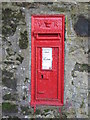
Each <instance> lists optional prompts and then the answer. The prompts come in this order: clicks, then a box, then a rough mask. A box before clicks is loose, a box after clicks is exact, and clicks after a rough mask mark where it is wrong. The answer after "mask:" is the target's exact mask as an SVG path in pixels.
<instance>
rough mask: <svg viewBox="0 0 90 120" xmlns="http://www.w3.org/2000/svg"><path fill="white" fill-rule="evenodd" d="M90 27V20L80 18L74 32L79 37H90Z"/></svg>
mask: <svg viewBox="0 0 90 120" xmlns="http://www.w3.org/2000/svg"><path fill="white" fill-rule="evenodd" d="M89 26H90V20H88V19H86V18H85V17H84V16H82V15H80V16H78V21H77V23H76V24H75V25H74V30H75V31H76V34H77V35H78V36H81V37H83V36H86V37H89V36H90V34H89V31H88V27H89Z"/></svg>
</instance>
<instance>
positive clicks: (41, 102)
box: [30, 15, 65, 107]
mask: <svg viewBox="0 0 90 120" xmlns="http://www.w3.org/2000/svg"><path fill="white" fill-rule="evenodd" d="M35 17H60V18H62V40H61V46H58V45H59V44H58V42H54V43H52V44H48V43H47V45H45V46H44V41H43V43H42V42H39V43H38V44H37V45H36V44H35V39H34V37H33V34H34V33H33V32H34V31H33V30H34V25H33V23H34V19H33V18H35ZM64 29H65V16H64V15H32V16H31V102H30V104H31V106H32V107H35V106H36V105H54V106H62V105H63V99H64V33H65V30H64ZM59 32H60V31H59ZM52 33H56V32H55V31H52ZM36 46H37V47H38V46H41V47H49V48H50V47H58V48H59V51H60V50H61V51H62V54H61V56H60V54H59V58H60V57H61V61H59V73H58V74H59V77H60V79H59V84H60V85H61V89H58V92H60V97H61V99H58V100H52V101H50V100H48V101H47V100H37V98H36V78H35V77H36V74H37V71H36V62H37V61H36V58H37V56H36V57H35V55H36V53H35V50H37V48H36ZM61 69H62V70H61ZM35 71H36V72H35ZM60 72H61V73H60Z"/></svg>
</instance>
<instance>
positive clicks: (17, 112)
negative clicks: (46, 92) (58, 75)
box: [0, 2, 90, 120]
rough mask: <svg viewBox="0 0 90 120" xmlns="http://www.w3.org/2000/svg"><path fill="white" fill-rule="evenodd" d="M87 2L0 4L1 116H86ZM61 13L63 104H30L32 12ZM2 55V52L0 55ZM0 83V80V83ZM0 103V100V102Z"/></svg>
mask: <svg viewBox="0 0 90 120" xmlns="http://www.w3.org/2000/svg"><path fill="white" fill-rule="evenodd" d="M88 8H89V3H79V2H75V3H70V2H54V3H53V2H46V3H44V2H43V3H40V2H37V3H35V2H33V3H30V2H29V3H27V2H24V3H20V2H17V3H16V2H9V3H5V2H3V3H2V57H1V56H0V57H1V58H2V62H1V63H0V65H1V64H2V67H1V71H2V118H3V119H5V118H9V119H11V120H12V119H17V120H18V119H22V118H88V75H89V72H90V64H89V63H88V56H89V54H90V49H89V47H88V46H89V42H88V38H89V37H90V32H88V25H90V18H89V16H88ZM32 14H64V15H65V17H66V24H65V30H66V33H65V80H64V106H63V107H60V109H59V108H58V107H52V106H38V107H37V109H36V113H34V110H33V108H31V106H30V105H29V102H30V99H31V98H30V97H31V96H30V88H31V86H30V85H31V73H30V71H31V32H30V30H31V15H32ZM0 55H1V54H0ZM0 85H1V82H0ZM0 106H1V102H0Z"/></svg>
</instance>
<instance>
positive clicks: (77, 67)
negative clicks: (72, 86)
mask: <svg viewBox="0 0 90 120" xmlns="http://www.w3.org/2000/svg"><path fill="white" fill-rule="evenodd" d="M74 71H79V72H84V71H85V72H90V65H89V64H80V63H77V62H76V64H75V67H74Z"/></svg>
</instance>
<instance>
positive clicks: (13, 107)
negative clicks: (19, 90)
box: [2, 102, 18, 112]
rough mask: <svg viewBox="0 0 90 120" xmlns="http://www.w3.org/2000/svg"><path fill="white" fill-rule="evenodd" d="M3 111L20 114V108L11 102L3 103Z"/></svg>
mask: <svg viewBox="0 0 90 120" xmlns="http://www.w3.org/2000/svg"><path fill="white" fill-rule="evenodd" d="M2 111H3V112H18V108H17V105H16V104H13V103H10V102H3V103H2Z"/></svg>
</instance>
